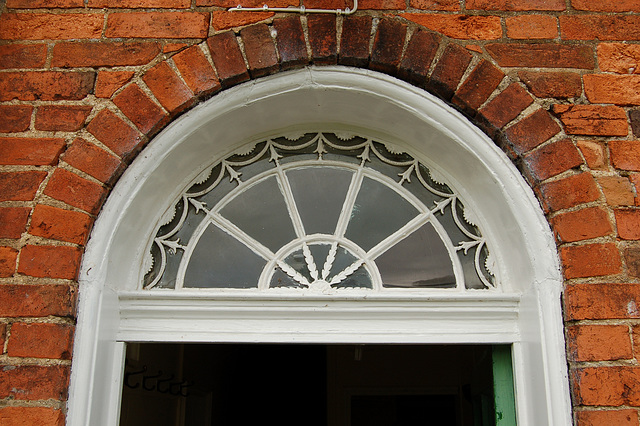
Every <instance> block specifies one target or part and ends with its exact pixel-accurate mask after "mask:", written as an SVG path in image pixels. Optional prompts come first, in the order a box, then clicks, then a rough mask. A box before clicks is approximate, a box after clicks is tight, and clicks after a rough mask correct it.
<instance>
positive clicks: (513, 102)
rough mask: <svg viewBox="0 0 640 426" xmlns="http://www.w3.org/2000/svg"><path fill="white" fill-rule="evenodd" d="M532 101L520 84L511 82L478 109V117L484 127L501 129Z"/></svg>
mask: <svg viewBox="0 0 640 426" xmlns="http://www.w3.org/2000/svg"><path fill="white" fill-rule="evenodd" d="M532 103H533V98H532V97H531V95H530V94H529V93H527V91H526V90H524V88H523V87H522V86H521V85H519V84H517V83H512V84H510V85H509V86H508V87H507V88H506V89H504V90H503V91H502V92H500V93H499V94H498V95H497V96H496V97H495V98H493V99H492V100H491V101H490V102H489V103H488V104H487V105H485V106H484V107H482V108H481V109H480V110H479V111H478V113H479V119H480V120H481V122H482V123H481V124H483V125H484V127H488V128H489V129H493V130H497V129H501V128H503V127H504V126H505V125H506V124H507V123H509V122H510V121H511V120H513V119H514V118H516V117H517V116H518V115H520V113H521V112H522V111H524V110H525V109H526V108H527V107H528V106H529V105H531V104H532Z"/></svg>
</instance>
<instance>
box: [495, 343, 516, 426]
mask: <svg viewBox="0 0 640 426" xmlns="http://www.w3.org/2000/svg"><path fill="white" fill-rule="evenodd" d="M492 354H493V395H494V406H495V415H496V426H516V425H517V421H516V399H515V393H514V389H513V364H512V362H511V345H493V351H492Z"/></svg>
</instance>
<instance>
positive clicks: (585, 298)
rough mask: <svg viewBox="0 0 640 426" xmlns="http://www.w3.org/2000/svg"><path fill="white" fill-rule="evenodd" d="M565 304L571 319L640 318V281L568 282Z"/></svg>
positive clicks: (565, 312) (569, 319) (568, 319)
mask: <svg viewBox="0 0 640 426" xmlns="http://www.w3.org/2000/svg"><path fill="white" fill-rule="evenodd" d="M636 301H637V302H636ZM564 305H565V309H564V314H565V317H566V319H567V321H573V320H583V319H616V318H619V319H625V318H640V309H639V307H640V284H574V285H567V286H566V287H565V291H564Z"/></svg>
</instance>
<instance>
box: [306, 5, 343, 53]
mask: <svg viewBox="0 0 640 426" xmlns="http://www.w3.org/2000/svg"><path fill="white" fill-rule="evenodd" d="M307 31H308V34H309V45H310V46H311V59H312V61H313V63H315V64H324V65H332V64H335V63H336V62H337V56H338V53H337V41H336V18H335V16H333V15H310V16H309V17H308V18H307Z"/></svg>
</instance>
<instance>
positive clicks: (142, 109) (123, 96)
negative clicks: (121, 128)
mask: <svg viewBox="0 0 640 426" xmlns="http://www.w3.org/2000/svg"><path fill="white" fill-rule="evenodd" d="M113 103H114V104H116V106H117V107H118V108H120V111H122V112H123V113H124V115H126V116H127V118H129V120H131V121H132V122H133V124H135V125H136V127H138V129H139V130H140V131H141V132H142V133H145V134H147V133H153V132H155V131H156V130H158V129H159V128H160V127H161V126H162V125H164V124H166V122H167V121H168V115H167V113H165V112H164V111H163V110H162V108H160V106H158V105H156V104H155V102H153V101H152V100H151V99H149V97H148V96H147V95H146V94H145V93H144V92H143V91H142V89H140V87H139V86H138V85H137V84H130V85H129V86H127V87H126V88H125V89H124V90H123V91H122V92H120V93H118V95H117V96H116V97H115V98H113Z"/></svg>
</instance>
